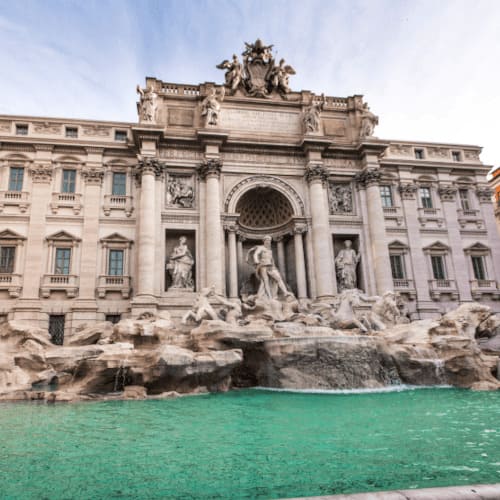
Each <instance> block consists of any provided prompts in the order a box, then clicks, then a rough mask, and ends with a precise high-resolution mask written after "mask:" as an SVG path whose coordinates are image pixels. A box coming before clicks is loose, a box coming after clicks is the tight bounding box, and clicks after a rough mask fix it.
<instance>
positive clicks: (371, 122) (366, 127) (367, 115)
mask: <svg viewBox="0 0 500 500" xmlns="http://www.w3.org/2000/svg"><path fill="white" fill-rule="evenodd" d="M375 125H378V116H376V115H374V114H373V113H372V112H371V111H370V108H369V106H368V103H366V102H365V103H364V104H363V107H362V108H361V131H360V133H359V136H360V137H371V136H372V135H373V131H374V130H375Z"/></svg>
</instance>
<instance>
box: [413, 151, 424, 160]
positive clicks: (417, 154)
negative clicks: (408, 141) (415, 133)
mask: <svg viewBox="0 0 500 500" xmlns="http://www.w3.org/2000/svg"><path fill="white" fill-rule="evenodd" d="M415 158H416V159H417V160H423V159H424V150H423V149H415Z"/></svg>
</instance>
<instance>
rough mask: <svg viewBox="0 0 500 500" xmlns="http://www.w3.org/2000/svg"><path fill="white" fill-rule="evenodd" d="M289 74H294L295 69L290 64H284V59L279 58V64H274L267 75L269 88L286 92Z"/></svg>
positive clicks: (287, 90)
mask: <svg viewBox="0 0 500 500" xmlns="http://www.w3.org/2000/svg"><path fill="white" fill-rule="evenodd" d="M289 75H295V70H294V69H293V68H292V67H291V66H290V65H288V64H287V65H285V60H284V59H281V60H280V62H279V65H277V66H274V68H273V69H272V71H271V73H270V75H269V83H270V87H271V90H276V91H278V92H280V93H283V94H288V93H289V92H290V87H289V86H288V77H289Z"/></svg>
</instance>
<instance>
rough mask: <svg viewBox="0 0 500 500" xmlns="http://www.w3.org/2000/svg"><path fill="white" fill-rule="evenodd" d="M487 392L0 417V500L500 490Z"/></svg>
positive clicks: (0, 412) (11, 410)
mask: <svg viewBox="0 0 500 500" xmlns="http://www.w3.org/2000/svg"><path fill="white" fill-rule="evenodd" d="M499 422H500V391H497V392H489V393H479V392H470V391H465V390H457V389H421V390H411V391H404V392H392V393H377V394H366V393H365V394H298V393H284V392H270V391H259V390H246V391H241V392H231V393H227V394H218V395H207V396H195V397H186V398H180V399H176V400H163V401H127V402H120V401H113V402H100V403H78V404H58V405H52V406H50V405H37V404H1V405H0V498H2V499H14V498H16V499H17V498H22V499H25V498H33V499H35V498H36V499H45V498H47V499H51V500H54V499H63V498H64V499H66V498H67V499H78V498H88V499H107V498H134V499H150V498H167V497H170V498H183V499H184V498H231V499H233V498H279V497H292V496H303V495H326V494H334V493H343V492H358V491H374V490H386V489H394V488H417V487H430V486H447V485H452V484H467V483H492V482H498V481H499V480H500V425H499Z"/></svg>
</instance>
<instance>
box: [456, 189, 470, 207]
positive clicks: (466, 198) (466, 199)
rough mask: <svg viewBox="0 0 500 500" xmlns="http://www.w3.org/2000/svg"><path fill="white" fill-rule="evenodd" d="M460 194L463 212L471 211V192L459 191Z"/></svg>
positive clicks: (466, 190)
mask: <svg viewBox="0 0 500 500" xmlns="http://www.w3.org/2000/svg"><path fill="white" fill-rule="evenodd" d="M458 194H459V196H460V205H461V207H462V209H463V210H470V203H469V190H468V189H459V190H458Z"/></svg>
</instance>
